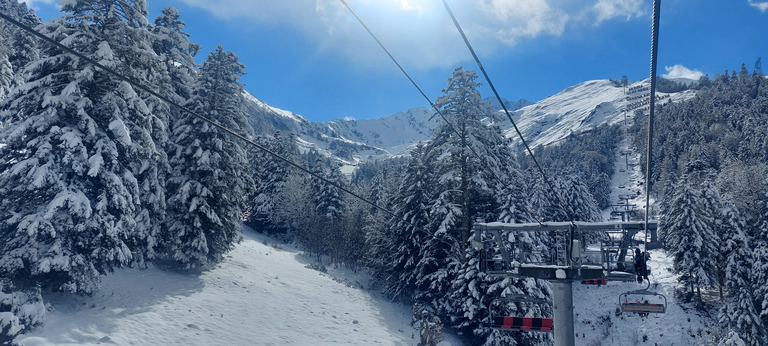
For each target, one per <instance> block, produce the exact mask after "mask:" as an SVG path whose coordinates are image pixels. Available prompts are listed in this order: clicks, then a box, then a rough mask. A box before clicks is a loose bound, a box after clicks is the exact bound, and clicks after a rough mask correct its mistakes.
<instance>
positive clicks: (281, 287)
mask: <svg viewBox="0 0 768 346" xmlns="http://www.w3.org/2000/svg"><path fill="white" fill-rule="evenodd" d="M268 243H269V244H270V245H267V244H268ZM272 243H273V241H272V240H270V239H269V238H266V237H263V236H261V235H259V234H257V233H255V232H253V231H252V230H249V229H246V230H244V231H243V240H242V242H240V243H239V244H237V245H236V247H235V249H234V250H233V251H231V252H230V253H229V254H228V255H227V256H226V259H225V260H224V261H223V262H222V263H220V264H219V265H217V266H215V267H214V268H212V269H210V270H207V271H204V272H202V273H201V274H200V275H189V274H180V273H174V272H168V271H163V270H160V269H157V268H150V269H147V270H132V269H125V270H118V271H117V272H115V273H114V274H111V275H108V276H106V277H105V278H104V280H103V288H102V290H101V291H100V292H97V293H96V294H94V295H93V296H91V297H81V296H72V295H64V294H60V295H56V294H46V295H45V299H46V303H47V304H49V309H48V310H49V311H48V313H47V321H46V323H45V325H44V326H42V327H39V328H38V329H36V330H34V331H32V332H30V333H28V334H25V335H22V336H20V337H19V338H18V341H20V342H21V343H23V344H24V345H27V346H35V345H97V344H117V345H318V344H333V345H415V344H416V343H417V342H418V338H419V336H418V335H419V334H418V331H417V330H415V329H414V328H413V327H411V326H410V325H409V322H410V319H411V312H410V309H409V308H407V307H405V306H402V305H398V304H393V303H391V302H389V301H387V300H386V299H383V298H381V297H379V296H378V295H377V294H375V293H372V292H370V291H368V290H364V289H361V286H365V285H366V282H364V281H363V280H362V279H360V276H356V275H352V274H351V273H347V272H344V271H338V272H335V273H331V274H328V273H323V272H320V271H317V270H314V269H310V268H308V267H307V264H308V263H313V261H311V260H310V259H308V258H306V257H305V256H304V255H302V254H301V253H300V252H299V251H297V250H295V249H290V248H286V247H285V246H271V245H274V244H272ZM334 277H336V280H334ZM342 281H344V282H342ZM451 340H452V341H451ZM452 344H453V345H459V344H460V343H458V342H457V341H455V339H450V340H449V341H446V342H443V343H442V345H452Z"/></svg>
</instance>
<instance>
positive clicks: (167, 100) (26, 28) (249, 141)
mask: <svg viewBox="0 0 768 346" xmlns="http://www.w3.org/2000/svg"><path fill="white" fill-rule="evenodd" d="M0 18H3V19H5V20H7V21H8V22H10V23H11V24H13V25H15V26H17V27H19V28H21V29H22V30H24V31H26V32H28V33H30V34H32V35H34V36H36V37H38V38H40V39H42V40H43V41H46V42H48V43H50V44H53V45H54V46H56V47H59V48H61V49H63V50H64V51H67V52H69V53H70V54H72V55H74V56H76V57H77V58H79V59H82V60H83V61H85V62H87V63H89V64H91V65H93V66H95V67H97V68H99V69H101V70H103V71H104V72H107V73H108V74H110V75H112V76H114V77H117V78H118V79H120V80H122V81H124V82H126V83H128V84H130V85H132V86H133V87H135V88H138V89H141V90H142V91H144V92H146V93H148V94H150V95H152V96H154V97H156V98H158V99H160V100H161V101H164V102H165V103H167V104H168V105H170V106H173V107H176V108H178V109H179V110H181V111H183V112H185V113H187V114H190V115H192V116H194V117H196V118H198V119H200V120H202V121H205V122H207V123H209V124H211V125H213V126H214V127H216V128H218V129H220V130H222V131H224V132H226V133H229V134H230V135H232V136H234V137H235V138H238V139H240V140H242V141H244V142H245V143H247V144H250V145H252V146H255V147H256V148H258V149H260V150H262V151H264V152H266V153H267V154H269V155H271V156H272V157H274V158H276V159H278V160H280V161H283V162H285V163H287V164H288V165H290V166H293V167H294V168H296V169H298V170H300V171H303V172H305V173H307V174H309V175H311V176H313V177H315V178H317V179H320V180H322V181H324V182H326V183H328V184H330V185H332V186H334V187H336V188H338V189H339V190H341V191H343V192H345V193H347V194H349V195H350V196H352V197H355V198H357V199H359V200H361V201H362V202H364V203H367V204H369V205H371V206H373V207H374V208H376V209H378V210H381V211H383V212H385V213H387V214H390V215H394V213H393V212H391V211H389V210H387V209H386V208H384V207H381V206H379V205H377V204H376V203H373V202H371V201H369V200H368V199H366V198H364V197H362V196H360V195H358V194H356V193H354V192H352V191H351V190H349V189H347V188H345V187H343V186H341V185H340V184H338V183H336V182H333V181H331V180H330V179H328V178H326V177H323V176H321V175H319V174H317V173H314V172H312V171H310V170H309V169H307V168H305V167H303V166H301V165H299V164H297V163H295V162H293V161H291V160H289V159H287V158H285V157H283V156H281V155H280V154H278V153H276V152H274V151H271V150H269V149H268V148H266V147H264V146H262V145H261V144H259V143H257V142H256V141H254V140H252V139H249V138H247V137H245V136H243V135H241V134H238V133H237V132H235V131H234V130H232V129H229V128H227V127H225V126H224V125H221V124H219V123H217V122H215V121H213V120H211V119H209V118H207V117H205V116H203V115H201V114H198V113H197V112H195V111H193V110H191V109H189V108H188V107H185V106H182V105H180V104H178V103H176V102H175V101H173V100H171V99H170V98H168V97H165V96H163V95H161V94H160V93H158V92H157V91H154V90H153V89H152V88H150V87H147V86H145V85H143V84H141V83H139V82H138V81H136V80H134V79H132V78H130V77H128V76H125V75H123V74H121V73H119V72H117V71H115V70H114V69H111V68H109V67H107V66H104V65H102V64H100V63H99V62H97V61H95V60H93V59H91V58H89V57H87V56H85V55H83V54H81V53H79V52H77V51H75V50H74V49H71V48H69V47H67V46H66V45H64V44H62V43H60V42H58V41H56V40H54V39H52V38H50V37H48V36H45V35H43V34H42V33H40V32H38V31H36V30H35V29H33V28H31V27H29V26H27V25H25V24H23V23H21V22H19V21H17V20H15V19H13V18H11V17H10V16H8V15H6V14H4V13H2V12H0Z"/></svg>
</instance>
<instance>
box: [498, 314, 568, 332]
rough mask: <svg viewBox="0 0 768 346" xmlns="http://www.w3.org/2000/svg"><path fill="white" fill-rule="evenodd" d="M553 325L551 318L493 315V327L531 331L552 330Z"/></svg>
mask: <svg viewBox="0 0 768 346" xmlns="http://www.w3.org/2000/svg"><path fill="white" fill-rule="evenodd" d="M553 325H554V323H553V320H552V319H551V318H537V317H514V316H497V317H493V323H492V324H491V328H494V329H506V330H519V331H530V332H551V331H552V327H553Z"/></svg>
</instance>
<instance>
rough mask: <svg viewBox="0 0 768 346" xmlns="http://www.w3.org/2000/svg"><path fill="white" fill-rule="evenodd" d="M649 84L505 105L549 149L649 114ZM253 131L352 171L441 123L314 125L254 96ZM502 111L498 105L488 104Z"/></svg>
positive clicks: (422, 113) (395, 119)
mask: <svg viewBox="0 0 768 346" xmlns="http://www.w3.org/2000/svg"><path fill="white" fill-rule="evenodd" d="M648 88H649V81H648V80H644V81H639V82H636V83H633V84H630V85H628V86H627V87H624V86H622V85H621V83H620V82H618V81H615V80H607V79H604V80H593V81H587V82H583V83H580V84H577V85H574V86H572V87H569V88H567V89H565V90H563V91H561V92H560V93H558V94H556V95H553V96H551V97H548V98H546V99H544V100H541V101H539V102H536V103H534V104H531V103H530V102H528V101H525V100H519V101H517V102H508V101H505V105H506V106H507V108H508V109H509V110H510V111H511V112H512V117H513V119H514V120H515V122H516V123H517V125H518V127H519V128H520V129H521V131H522V132H523V135H524V137H525V139H526V141H527V142H528V143H529V144H531V145H532V146H537V145H549V144H553V143H556V142H557V141H559V140H560V139H562V138H565V137H566V136H568V135H569V134H570V133H581V132H584V131H589V130H590V129H593V128H595V127H596V126H599V125H602V124H617V123H620V122H622V121H624V120H625V119H627V118H631V117H632V116H633V115H634V114H635V112H637V111H640V112H647V102H648V97H647V95H648ZM694 95H695V91H693V90H686V91H683V92H679V93H673V94H666V93H657V99H658V103H659V104H663V103H666V102H677V101H680V100H684V99H688V98H691V97H693V96H694ZM246 99H247V100H248V101H249V102H247V107H248V111H249V113H250V121H251V125H253V127H254V129H255V131H256V133H257V134H261V135H272V134H274V132H275V131H278V130H279V131H284V132H290V133H294V134H296V135H298V137H299V139H300V141H301V142H302V146H303V147H313V148H315V149H317V150H319V151H320V152H322V153H324V154H325V155H328V156H333V157H336V158H337V159H338V161H340V162H342V163H344V164H347V165H352V166H354V165H356V164H358V163H359V162H362V161H367V160H373V159H380V158H385V157H391V156H398V155H404V154H407V153H408V152H409V150H410V149H411V148H412V147H413V146H414V145H416V144H417V143H419V142H423V141H426V140H428V139H429V138H431V136H432V130H433V129H434V128H435V126H436V125H437V120H436V119H432V120H430V118H431V117H432V116H433V114H434V110H432V109H431V108H428V107H417V108H412V109H410V110H408V111H405V112H400V113H396V114H393V115H390V116H387V117H384V118H380V119H370V120H333V121H330V122H310V121H308V120H307V119H305V118H304V117H302V116H300V115H297V114H294V113H292V112H289V111H284V110H281V109H278V108H276V107H273V106H270V105H268V104H266V103H264V102H262V101H259V100H258V99H256V98H254V97H253V96H251V95H250V94H247V95H246ZM486 101H488V102H489V103H490V104H491V106H492V107H494V108H495V109H499V108H500V105H499V104H498V102H497V101H495V99H486ZM499 126H500V127H501V128H502V129H503V130H504V131H505V135H507V136H509V137H511V138H514V140H515V141H517V142H519V140H518V139H517V134H516V133H515V131H514V130H513V128H512V124H511V123H510V122H509V121H508V120H507V118H506V116H503V117H502V121H501V122H500V123H499Z"/></svg>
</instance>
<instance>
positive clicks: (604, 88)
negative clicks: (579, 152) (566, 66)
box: [505, 79, 695, 147]
mask: <svg viewBox="0 0 768 346" xmlns="http://www.w3.org/2000/svg"><path fill="white" fill-rule="evenodd" d="M649 87H650V82H649V81H648V80H643V81H640V82H636V83H633V84H630V85H629V86H628V87H626V88H625V87H623V86H622V85H621V84H620V83H619V82H617V81H613V80H607V79H602V80H592V81H587V82H583V83H580V84H577V85H574V86H572V87H569V88H567V89H565V90H563V91H561V92H559V93H558V94H556V95H554V96H550V97H548V98H546V99H544V100H541V101H539V102H537V103H535V104H533V105H530V106H527V107H523V108H521V109H519V110H517V111H515V112H514V116H513V118H514V119H516V120H515V121H516V122H517V126H518V127H519V128H520V131H521V132H522V133H523V136H524V137H525V140H526V141H527V142H528V143H529V144H530V145H531V146H534V147H535V146H538V145H549V144H553V143H556V142H557V141H559V140H561V139H563V138H565V137H567V136H568V135H569V134H570V133H572V132H573V133H581V132H584V131H588V130H590V129H593V128H595V127H596V126H600V125H603V124H617V123H620V122H622V121H624V119H625V117H632V116H633V114H634V112H635V111H641V112H647V101H648V89H649ZM694 95H695V92H694V91H692V90H686V91H683V92H680V93H673V94H666V93H656V96H657V100H658V101H657V102H659V103H661V104H663V103H666V102H670V101H672V102H677V101H680V100H684V99H688V98H691V97H693V96H694ZM507 128H508V130H507V131H506V132H505V134H506V135H507V136H509V137H512V138H514V139H515V140H516V141H519V140H518V139H517V135H516V134H515V132H514V130H513V129H512V128H511V126H509V127H507Z"/></svg>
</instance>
